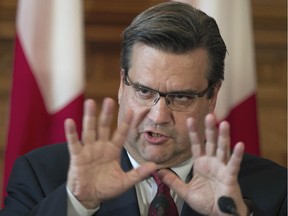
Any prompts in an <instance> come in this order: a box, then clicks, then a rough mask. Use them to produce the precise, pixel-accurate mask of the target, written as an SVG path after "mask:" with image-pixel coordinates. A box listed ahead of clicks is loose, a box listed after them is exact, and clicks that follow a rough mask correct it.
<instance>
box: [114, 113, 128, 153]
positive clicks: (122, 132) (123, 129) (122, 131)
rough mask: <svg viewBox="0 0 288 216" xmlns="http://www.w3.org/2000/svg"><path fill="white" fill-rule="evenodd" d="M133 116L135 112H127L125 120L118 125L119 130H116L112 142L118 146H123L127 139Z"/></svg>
mask: <svg viewBox="0 0 288 216" xmlns="http://www.w3.org/2000/svg"><path fill="white" fill-rule="evenodd" d="M132 118H133V113H132V111H131V110H130V111H129V112H127V114H126V116H125V118H124V121H122V122H120V125H119V126H118V127H117V130H116V131H115V132H114V134H113V136H112V139H111V141H112V143H113V144H115V145H116V146H118V147H119V148H122V146H123V144H124V142H125V140H126V139H127V135H128V132H129V129H130V126H131V122H132Z"/></svg>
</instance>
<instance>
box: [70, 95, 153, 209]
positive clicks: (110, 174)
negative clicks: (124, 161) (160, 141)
mask: <svg viewBox="0 0 288 216" xmlns="http://www.w3.org/2000/svg"><path fill="white" fill-rule="evenodd" d="M114 107H115V102H114V100H113V99H111V98H105V99H104V101H103V107H102V110H101V113H100V115H99V119H96V116H95V113H96V103H95V102H94V101H93V100H91V99H88V100H86V101H85V104H84V116H83V128H82V130H83V131H82V136H81V140H79V138H78V134H77V132H76V125H75V122H74V121H73V120H72V119H66V121H65V135H66V139H67V142H68V149H69V153H70V166H69V171H68V180H67V186H68V188H69V190H70V191H71V192H72V193H73V195H74V196H75V197H76V198H77V199H78V200H79V201H80V202H81V203H82V205H83V206H85V207H86V208H87V209H94V208H96V207H98V206H99V205H100V203H101V202H103V201H105V200H107V199H110V198H113V197H115V196H117V195H120V194H121V193H123V192H125V191H127V190H128V189H129V188H131V187H133V186H134V185H135V184H136V183H138V182H140V181H141V180H143V179H144V178H146V177H147V176H149V175H150V174H151V173H152V172H153V171H155V170H156V164H154V163H145V164H143V165H141V166H140V167H139V168H137V169H133V170H131V171H129V172H127V173H125V172H124V171H123V170H122V168H121V167H120V155H121V151H122V149H123V144H124V142H125V140H126V137H127V135H128V131H129V127H130V125H131V121H132V112H130V113H127V115H126V119H125V120H124V121H123V122H121V123H120V125H118V126H119V127H118V128H117V129H116V130H115V132H114V133H113V135H112V137H111V124H112V121H113V114H114ZM96 122H97V126H96Z"/></svg>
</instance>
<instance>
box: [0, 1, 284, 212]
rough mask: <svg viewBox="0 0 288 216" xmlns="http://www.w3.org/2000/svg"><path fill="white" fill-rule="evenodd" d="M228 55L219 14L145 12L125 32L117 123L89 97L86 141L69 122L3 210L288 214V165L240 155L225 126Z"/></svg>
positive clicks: (109, 103)
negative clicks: (222, 105) (221, 116)
mask: <svg viewBox="0 0 288 216" xmlns="http://www.w3.org/2000/svg"><path fill="white" fill-rule="evenodd" d="M225 54H226V47H225V44H224V42H223V40H222V38H221V36H220V33H219V30H218V27H217V24H216V22H215V20H214V19H212V18H211V17H209V16H207V15H206V14H204V13H203V12H201V11H199V10H196V9H195V8H193V7H191V6H190V5H188V4H184V3H176V2H168V3H162V4H159V5H156V6H155V7H152V8H150V9H148V10H146V11H144V12H143V13H142V14H140V15H139V16H137V17H136V18H135V20H134V21H133V22H132V24H131V25H130V26H129V27H128V28H127V29H126V30H125V31H124V33H123V43H122V52H121V82H120V86H119V91H118V103H119V114H118V127H117V130H116V131H115V132H114V133H112V132H111V122H112V119H113V114H114V107H115V102H114V101H113V100H112V99H110V98H106V99H105V100H104V102H103V105H102V110H101V113H100V115H99V117H98V118H96V117H95V111H96V104H95V103H94V101H93V100H87V101H86V102H85V105H84V106H85V107H84V117H83V132H82V134H81V139H80V140H79V138H78V135H77V133H76V129H75V128H76V127H75V123H74V122H73V120H71V119H67V120H66V121H65V131H66V132H65V133H66V138H67V143H68V145H66V144H58V145H51V146H49V147H46V148H42V149H39V150H36V151H34V152H31V153H29V154H27V155H25V156H23V157H20V158H19V159H18V160H17V162H16V164H15V166H14V169H13V172H12V174H11V178H10V181H9V184H8V187H7V192H8V194H9V196H8V197H7V198H6V200H5V208H4V209H3V210H2V212H1V215H15V216H17V215H67V214H68V215H93V214H95V215H150V212H152V211H154V210H153V207H155V208H158V207H157V206H158V205H160V207H159V208H158V209H156V210H155V211H156V212H157V211H158V212H161V214H163V215H178V214H179V215H225V213H224V212H225V211H228V212H229V211H230V213H231V214H232V213H233V212H234V213H233V214H234V215H241V216H242V215H243V216H244V215H252V214H253V215H261V216H262V215H286V214H287V212H286V207H287V203H286V200H287V192H286V169H285V168H282V167H280V166H278V165H276V164H275V163H273V162H271V161H268V160H264V159H260V158H256V157H254V156H249V155H245V154H244V144H243V143H241V142H240V143H237V144H236V146H235V148H234V150H233V153H232V154H231V155H230V149H229V146H230V140H229V124H228V123H227V122H222V123H221V124H220V125H219V130H218V129H217V128H216V126H215V119H214V117H213V114H212V113H213V110H214V108H215V105H216V101H217V95H218V92H219V89H220V87H221V82H222V80H223V77H224V74H223V73H224V59H225ZM96 122H97V123H96ZM67 146H68V148H67ZM123 146H124V148H123ZM67 172H68V175H67ZM152 174H153V178H152V177H151V175H152ZM154 179H155V180H154ZM158 185H159V191H160V187H161V188H165V189H163V191H164V190H166V191H167V187H166V186H169V187H170V188H171V192H168V195H167V193H166V195H165V196H164V195H163V194H161V196H158V192H157V190H158V189H157V187H158ZM165 185H166V186H165ZM161 190H162V189H161ZM156 193H157V196H156V198H157V199H158V200H161V202H162V203H164V204H163V205H161V202H160V204H159V203H157V204H156V203H155V202H156V201H155V200H157V199H156V198H155V199H153V198H154V196H155V194H156ZM169 194H171V195H172V199H173V200H172V201H171V200H170V201H168V198H167V199H166V196H169ZM159 197H160V198H159ZM223 197H228V200H232V201H234V203H235V208H234V209H230V210H229V209H228V210H227V208H229V205H230V204H226V203H225V202H224V204H223V203H221V202H220V205H219V200H222V198H223ZM170 198H171V197H170ZM224 199H225V198H224ZM225 201H226V200H225ZM174 202H175V204H174ZM151 203H152V204H151ZM150 204H151V206H152V207H151V208H150ZM222 205H224V209H222V208H221V209H220V206H222ZM174 206H176V208H174ZM166 208H167V209H168V211H167V209H166ZM172 212H173V213H172ZM159 214H160V213H159ZM151 215H157V213H152V214H151ZM226 215H228V214H226Z"/></svg>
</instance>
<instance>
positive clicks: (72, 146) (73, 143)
mask: <svg viewBox="0 0 288 216" xmlns="http://www.w3.org/2000/svg"><path fill="white" fill-rule="evenodd" d="M64 129H65V137H66V140H67V142H68V149H69V152H70V154H71V155H77V154H78V153H79V152H80V151H81V149H82V146H81V143H80V141H79V138H78V134H77V131H76V125H75V122H74V121H73V120H72V119H66V120H65V122H64Z"/></svg>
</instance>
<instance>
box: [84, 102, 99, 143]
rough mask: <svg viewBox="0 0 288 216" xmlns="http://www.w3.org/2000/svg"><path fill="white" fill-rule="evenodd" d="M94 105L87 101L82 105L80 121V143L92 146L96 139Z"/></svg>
mask: <svg viewBox="0 0 288 216" xmlns="http://www.w3.org/2000/svg"><path fill="white" fill-rule="evenodd" d="M95 113H96V103H95V101H93V100H91V99H88V100H86V101H85V103H84V116H83V121H82V127H83V128H82V136H81V137H82V143H83V144H93V143H94V141H95V139H96V131H95V124H96V123H95V122H96V117H95Z"/></svg>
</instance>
